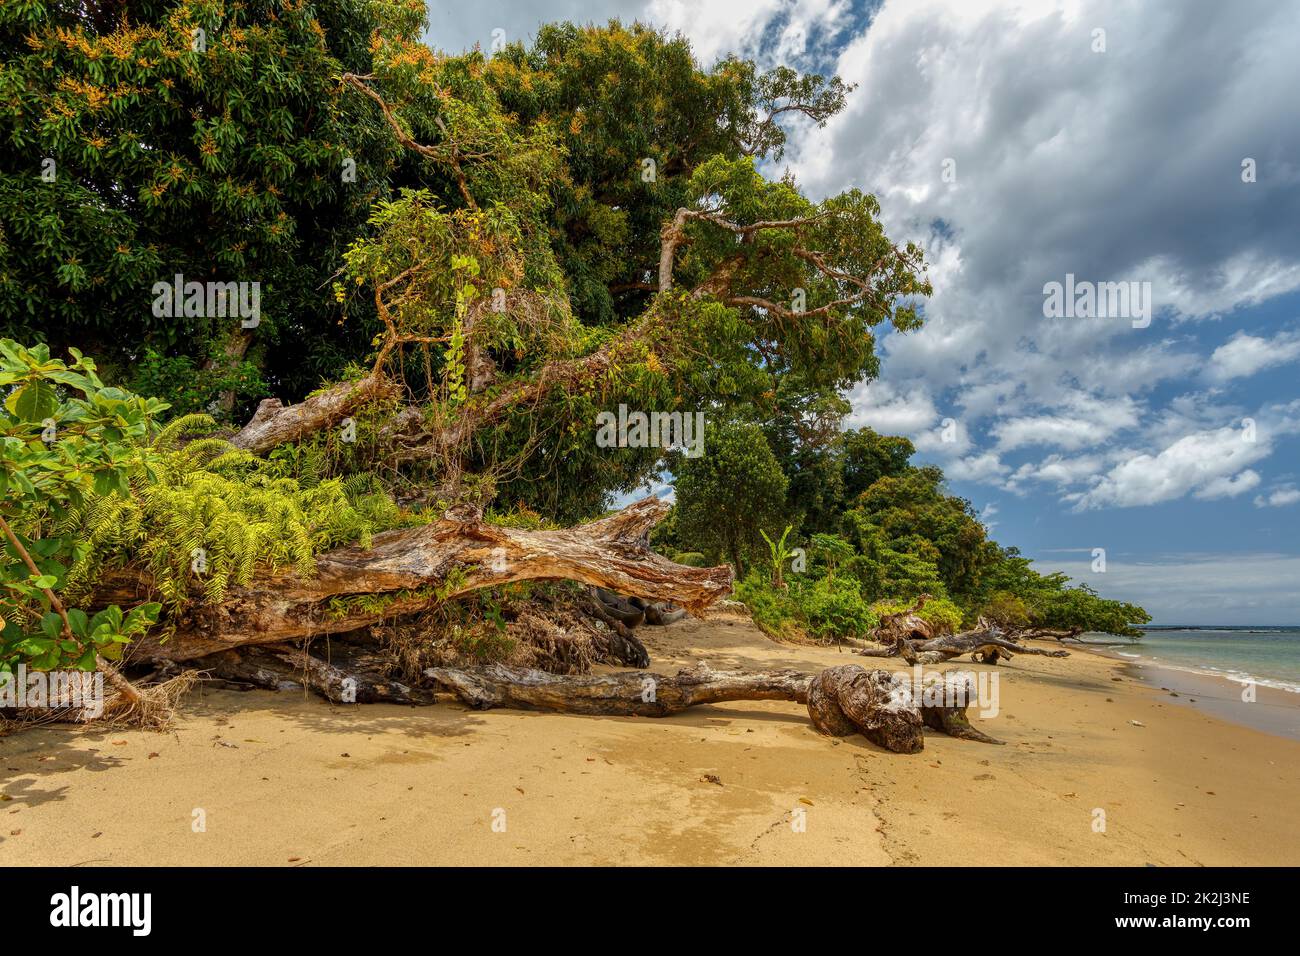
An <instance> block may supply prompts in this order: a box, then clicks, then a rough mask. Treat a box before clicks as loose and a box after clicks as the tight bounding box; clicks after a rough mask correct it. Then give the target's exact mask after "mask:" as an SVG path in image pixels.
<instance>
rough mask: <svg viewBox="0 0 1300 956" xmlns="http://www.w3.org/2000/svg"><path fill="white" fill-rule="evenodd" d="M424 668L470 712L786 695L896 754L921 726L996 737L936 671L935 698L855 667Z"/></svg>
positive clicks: (612, 709) (842, 731)
mask: <svg viewBox="0 0 1300 956" xmlns="http://www.w3.org/2000/svg"><path fill="white" fill-rule="evenodd" d="M425 674H426V676H427V677H428V678H429V679H430V680H431V681H432V682H433V683H434V684H436V685H437V686H438V687H439V688H441V689H442V690H445V691H448V692H450V693H452V694H455V695H456V697H457V698H459V699H460V701H461V702H462V703H464V704H467V705H468V706H470V707H474V708H476V709H479V710H488V709H492V708H495V707H508V708H514V709H517V710H539V711H548V712H551V713H565V714H587V715H593V716H605V717H610V716H619V717H667V716H670V715H672V714H677V713H680V712H681V711H683V710H685V709H686V708H688V707H694V706H697V705H699V704H713V703H719V702H723V701H733V700H788V701H792V702H794V703H801V704H806V705H807V707H808V716H809V718H810V719H811V721H812V723H813V726H814V727H816V728H817V729H818V730H819V731H821V732H822V733H824V734H828V735H830V736H833V737H847V736H849V735H851V734H854V733H860V734H862V735H863V736H864V737H866V738H867V739H868V740H870V741H871V742H872V743H875V744H877V745H878V746H881V747H884V748H885V749H887V750H891V751H893V752H895V753H917V752H919V751H920V750H921V749H922V748H923V747H924V746H925V738H924V733H923V728H924V727H927V726H928V727H932V728H934V729H936V730H941V731H943V732H944V733H947V734H950V735H952V736H955V737H962V738H965V739H968V740H979V741H983V742H986V743H997V742H998V741H995V740H993V738H991V737H988V736H987V735H985V734H983V733H981V732H980V731H978V730H975V729H974V728H973V727H971V725H970V722H969V721H968V720H967V718H966V707H967V706H968V704H969V703H973V702H974V701H975V696H974V686H975V679H974V675H971V674H969V673H968V672H955V673H953V674H945V675H943V677H942V678H941V682H942V685H943V692H942V693H939V694H937V695H936V693H935V692H934V691H931V692H930V693H929V694H928V695H927V694H924V693H922V692H921V691H920V690H918V689H914V688H913V687H912V683H911V677H910V676H909V675H907V674H905V673H898V672H894V673H891V672H889V671H884V670H872V671H868V670H866V669H864V668H862V667H860V666H858V665H856V664H849V665H844V666H841V667H831V668H828V669H827V670H824V671H822V672H821V673H819V674H816V675H813V674H804V673H800V672H798V671H759V672H753V673H740V672H735V671H715V670H711V669H710V668H709V667H708V666H707V665H704V664H697V665H696V666H694V667H691V668H687V669H685V670H681V671H678V672H677V673H676V674H674V675H672V676H668V675H664V674H654V673H650V672H648V671H631V672H624V673H619V674H603V675H599V676H581V677H557V676H555V675H554V674H547V673H545V672H543V671H537V670H531V669H528V668H517V667H505V666H502V665H500V664H494V665H490V666H488V667H481V668H446V667H432V668H429V669H428V670H427V671H426V672H425ZM931 698H934V700H933V702H931Z"/></svg>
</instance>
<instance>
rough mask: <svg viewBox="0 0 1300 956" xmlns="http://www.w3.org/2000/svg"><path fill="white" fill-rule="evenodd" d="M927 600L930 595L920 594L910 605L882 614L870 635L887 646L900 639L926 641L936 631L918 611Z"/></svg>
mask: <svg viewBox="0 0 1300 956" xmlns="http://www.w3.org/2000/svg"><path fill="white" fill-rule="evenodd" d="M929 600H930V595H928V594H922V595H921V596H920V597H918V598H917V599H916V603H915V604H913V605H912V606H911V607H909V608H904V609H903V610H901V611H896V612H895V613H893V614H882V615H881V616H880V624H879V625H877V626H876V629H875V630H874V631H873V632H872V635H871V636H872V637H873V638H875V640H876V641H878V642H879V643H881V644H884V645H886V646H887V647H892V646H894V645H896V644H898V643H899V642H900V641H928V640H929V639H930V638H932V637H934V636H935V633H936V632H935V629H934V626H933V625H931V624H930V623H929V622H928V621H926V620H924V619H922V617H921V613H920V612H921V609H922V608H923V607H925V603H926V602H927V601H929ZM874 656H877V657H885V656H888V655H884V654H877V655H874Z"/></svg>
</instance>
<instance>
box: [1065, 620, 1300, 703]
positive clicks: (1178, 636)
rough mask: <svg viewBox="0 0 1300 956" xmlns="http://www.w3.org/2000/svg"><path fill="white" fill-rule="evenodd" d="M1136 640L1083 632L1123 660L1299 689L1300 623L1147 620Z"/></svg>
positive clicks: (1264, 684)
mask: <svg viewBox="0 0 1300 956" xmlns="http://www.w3.org/2000/svg"><path fill="white" fill-rule="evenodd" d="M1141 630H1142V632H1143V636H1142V637H1140V638H1132V639H1126V638H1116V637H1114V636H1111V635H1102V634H1085V635H1084V637H1085V638H1086V639H1087V640H1086V643H1088V644H1097V645H1103V646H1105V647H1106V648H1107V649H1108V650H1109V652H1110V653H1111V654H1113V655H1114V656H1116V657H1119V658H1121V659H1124V660H1130V661H1134V662H1142V663H1151V664H1156V665H1159V666H1163V667H1169V668H1173V669H1175V670H1183V671H1187V672H1189V673H1194V674H1203V675H1206V676H1211V677H1222V678H1227V679H1229V680H1233V681H1237V682H1239V683H1249V682H1254V683H1257V684H1259V685H1261V686H1264V687H1275V688H1278V689H1280V690H1285V691H1289V692H1291V693H1300V625H1295V624H1272V625H1270V624H1149V625H1145V626H1143V627H1142V628H1141Z"/></svg>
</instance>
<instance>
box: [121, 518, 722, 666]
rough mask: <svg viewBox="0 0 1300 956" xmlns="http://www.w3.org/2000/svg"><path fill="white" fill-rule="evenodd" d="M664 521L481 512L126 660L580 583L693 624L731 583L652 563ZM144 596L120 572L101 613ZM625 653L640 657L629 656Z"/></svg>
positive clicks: (213, 613) (135, 580)
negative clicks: (551, 524) (693, 616)
mask: <svg viewBox="0 0 1300 956" xmlns="http://www.w3.org/2000/svg"><path fill="white" fill-rule="evenodd" d="M668 509H669V506H668V505H667V504H666V503H664V502H663V501H661V500H659V499H658V498H647V499H644V500H642V501H638V502H636V503H635V504H632V505H629V506H628V507H627V508H625V509H623V510H622V511H619V512H615V513H614V514H612V515H609V516H607V517H605V518H601V519H599V520H596V521H591V522H588V523H587V524H584V525H580V526H578V527H576V528H572V529H565V530H559V531H531V530H523V529H517V528H503V527H499V526H496V525H489V524H486V523H484V522H483V521H482V519H481V517H480V516H479V514H478V512H477V511H473V510H470V509H462V510H460V511H451V512H448V513H447V515H445V516H444V517H443V518H442V520H440V521H438V522H436V523H434V524H429V525H424V526H421V527H417V528H407V529H402V530H398V531H388V532H384V533H382V534H378V535H375V537H374V541H373V542H372V545H371V547H369V548H361V547H348V548H340V549H338V550H335V551H331V552H329V553H327V554H324V555H321V556H320V557H319V558H318V559H317V561H316V574H315V576H314V577H311V578H302V577H299V576H298V575H296V574H289V573H285V574H274V575H267V576H265V577H262V578H259V579H258V580H257V581H256V583H253V584H249V585H247V586H238V587H232V588H230V589H229V590H228V591H227V592H226V595H225V598H224V599H223V600H222V601H221V602H220V603H218V604H200V605H196V606H193V607H191V608H189V609H188V610H187V611H186V612H185V613H184V614H183V615H181V616H180V617H179V618H178V619H176V620H173V621H171V622H170V623H172V624H173V625H174V626H175V628H174V631H173V633H172V634H171V635H170V636H169V637H167V638H165V639H163V640H159V639H158V638H153V637H151V638H146V639H143V640H141V641H139V642H138V643H137V644H136V645H134V646H133V647H132V653H131V657H132V660H133V661H135V662H141V661H149V660H171V661H188V660H195V659H197V658H201V657H204V656H207V655H209V654H214V653H218V652H221V651H227V650H230V649H232V648H237V647H241V646H245V645H250V644H276V643H281V642H286V641H294V640H299V639H303V638H311V637H316V636H319V635H323V634H331V633H345V632H348V631H354V630H357V629H359V628H362V627H365V626H368V625H371V624H375V623H378V622H379V621H381V620H385V619H388V618H392V617H395V616H397V615H400V614H407V613H414V612H418V611H422V610H426V609H428V608H431V607H433V606H434V605H436V604H438V603H440V602H442V601H447V600H451V599H453V598H456V597H460V596H462V595H466V594H470V593H473V592H474V591H478V590H481V589H483V588H490V587H493V586H497V585H503V584H509V583H511V582H515V581H528V580H561V579H563V580H572V581H579V582H584V583H587V584H591V585H596V586H598V587H603V588H607V589H609V590H612V591H617V592H619V593H621V594H632V595H637V596H640V597H644V598H648V599H652V600H657V601H672V602H675V603H676V604H679V605H681V606H682V607H684V608H686V609H688V610H689V611H691V612H692V613H699V612H701V611H703V610H704V609H705V608H706V607H708V606H709V605H710V604H712V603H713V602H714V601H716V600H717V599H719V598H721V597H723V596H724V595H726V594H727V593H729V592H730V590H731V571H730V569H729V568H727V567H718V568H691V567H687V566H685V565H679V564H674V563H672V562H671V561H668V560H667V559H665V558H663V557H660V556H659V555H657V554H655V553H654V552H652V551H651V550H650V549H649V548H648V547H647V546H646V545H645V544H644V540H645V536H646V535H647V534H648V532H649V530H650V528H651V527H652V526H653V525H655V524H656V523H657V522H659V521H660V520H661V519H662V518H663V517H664V515H665V514H667V512H668ZM147 590H148V579H147V577H146V576H144V575H143V573H141V572H130V571H127V572H125V573H118V574H117V575H115V576H113V577H111V578H110V579H109V580H108V581H106V582H105V585H104V586H103V587H101V588H100V589H99V590H98V591H97V592H96V601H97V603H100V604H112V603H119V604H121V603H128V602H129V601H131V600H133V599H135V598H137V597H138V596H140V595H141V594H143V593H147ZM624 637H626V635H624ZM632 640H633V641H634V643H635V644H636V645H638V646H639V644H640V642H636V641H635V639H632ZM628 650H629V654H630V655H635V651H636V648H634V647H629V649H628ZM642 651H644V649H643V648H642Z"/></svg>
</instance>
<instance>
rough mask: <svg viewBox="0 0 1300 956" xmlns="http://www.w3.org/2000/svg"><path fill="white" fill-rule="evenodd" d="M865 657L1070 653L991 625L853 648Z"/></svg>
mask: <svg viewBox="0 0 1300 956" xmlns="http://www.w3.org/2000/svg"><path fill="white" fill-rule="evenodd" d="M854 653H855V654H861V655H862V656H863V657H901V658H903V660H905V661H907V662H908V663H909V664H941V663H943V662H944V661H948V660H952V659H953V658H954V657H960V656H961V655H962V654H970V655H971V659H972V660H976V661H979V662H981V663H985V664H996V663H997V662H998V659H999V658H1007V659H1010V658H1011V657H1012V656H1013V655H1015V654H1038V655H1041V656H1043V657H1069V656H1070V653H1069V651H1062V650H1044V649H1043V648H1040V647H1030V646H1028V645H1026V644H1017V643H1015V642H1014V641H1011V640H1008V639H1007V638H1005V637H1003V636H1002V635H1001V633H1000V632H999V631H998V630H997V629H996V628H992V627H986V628H977V629H975V630H972V631H963V632H962V633H960V634H945V635H943V636H942V637H935V638H931V639H930V640H926V641H916V640H909V639H907V638H904V637H898V638H897V639H896V640H895V642H894V643H892V644H880V645H875V646H870V647H861V648H858V649H857V650H855V651H854Z"/></svg>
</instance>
